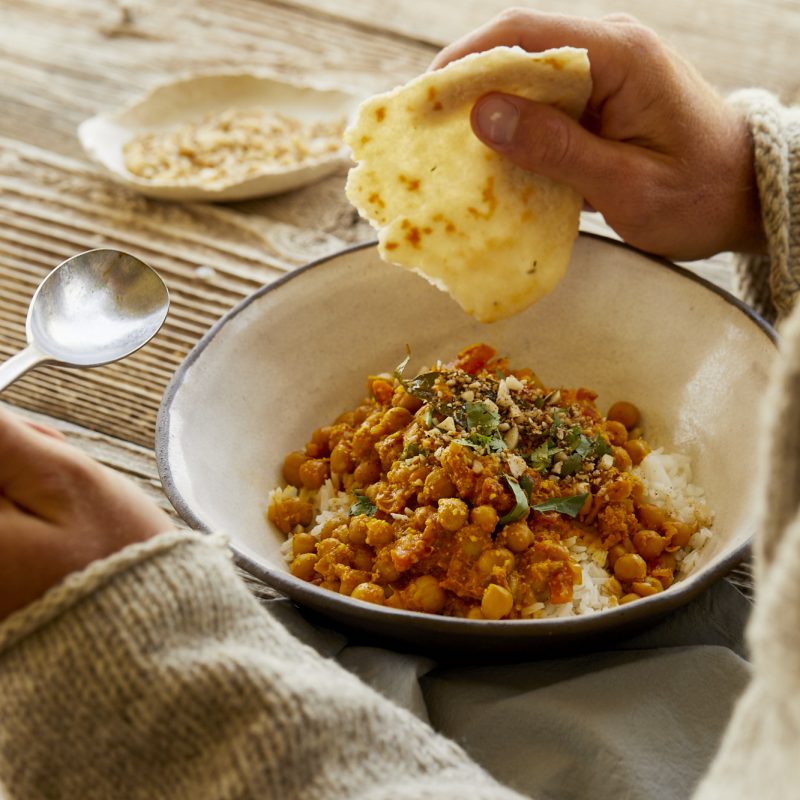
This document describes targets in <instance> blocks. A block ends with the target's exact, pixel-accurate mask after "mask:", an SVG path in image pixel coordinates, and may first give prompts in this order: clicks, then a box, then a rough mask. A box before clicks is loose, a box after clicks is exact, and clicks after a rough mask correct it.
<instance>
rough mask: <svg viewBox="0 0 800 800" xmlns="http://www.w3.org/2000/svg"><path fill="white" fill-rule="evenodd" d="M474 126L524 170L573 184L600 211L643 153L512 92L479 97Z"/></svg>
mask: <svg viewBox="0 0 800 800" xmlns="http://www.w3.org/2000/svg"><path fill="white" fill-rule="evenodd" d="M472 127H473V130H474V131H475V134H476V135H477V136H478V138H479V139H481V141H483V142H484V144H486V145H488V146H489V147H491V148H492V149H493V150H496V151H497V152H498V153H501V154H502V155H504V156H506V157H507V158H509V159H510V160H512V161H513V162H514V163H515V164H517V165H518V166H520V167H523V168H524V169H528V170H531V171H532V172H536V173H538V174H540V175H544V176H546V177H548V178H552V179H553V180H557V181H561V182H562V183H567V184H569V185H570V186H572V187H574V188H575V189H577V190H578V191H579V192H580V193H581V194H582V195H583V197H584V198H585V199H586V201H587V202H588V203H589V204H590V205H591V206H593V207H594V208H597V209H600V210H601V211H602V210H604V206H605V205H606V203H605V202H604V200H605V198H606V197H607V196H608V195H609V193H610V192H612V191H614V190H615V187H617V186H618V185H619V182H620V180H621V179H622V176H624V175H625V174H626V173H627V172H629V171H630V169H631V161H632V159H633V158H635V156H636V154H638V151H639V148H637V147H635V146H634V145H629V144H622V143H619V142H614V141H609V140H607V139H603V138H601V137H599V136H595V135H594V134H593V133H590V132H589V131H587V130H586V129H585V128H584V127H583V126H581V125H580V124H579V123H578V122H576V121H575V120H574V119H572V118H571V117H570V116H569V115H567V114H565V113H564V112H562V111H560V110H559V109H557V108H554V107H553V106H550V105H545V104H542V103H534V102H531V101H530V100H526V99H524V98H521V97H516V96H514V95H506V94H498V93H492V94H488V95H485V96H484V97H482V98H481V99H480V100H478V102H477V103H476V104H475V106H474V108H473V110H472Z"/></svg>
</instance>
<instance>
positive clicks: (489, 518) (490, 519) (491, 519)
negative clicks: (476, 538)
mask: <svg viewBox="0 0 800 800" xmlns="http://www.w3.org/2000/svg"><path fill="white" fill-rule="evenodd" d="M499 519H500V517H499V515H498V513H497V509H495V508H494V506H475V508H473V509H472V511H470V512H469V521H470V522H471V523H472V524H473V525H477V526H478V527H479V528H480V529H481V530H482V531H483V532H484V533H492V532H493V531H494V529H495V528H496V527H497V521H498V520H499Z"/></svg>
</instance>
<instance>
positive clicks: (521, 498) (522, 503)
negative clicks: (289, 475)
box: [500, 475, 530, 525]
mask: <svg viewBox="0 0 800 800" xmlns="http://www.w3.org/2000/svg"><path fill="white" fill-rule="evenodd" d="M503 478H505V481H506V483H507V484H508V488H509V489H511V491H512V492H513V493H514V500H515V501H516V502H515V503H514V508H512V509H511V511H509V512H508V514H506V515H505V516H503V517H500V524H501V525H507V524H508V523H509V522H516V521H517V520H520V519H522V518H523V517H524V516H525V515H526V514H527V513H528V509H529V508H530V506H529V505H528V498H527V497H526V496H525V492H524V491H523V490H522V487H521V486H520V485H519V483H517V481H516V479H515V478H512V477H511V476H510V475H503Z"/></svg>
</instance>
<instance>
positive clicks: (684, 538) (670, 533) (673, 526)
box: [664, 522, 692, 550]
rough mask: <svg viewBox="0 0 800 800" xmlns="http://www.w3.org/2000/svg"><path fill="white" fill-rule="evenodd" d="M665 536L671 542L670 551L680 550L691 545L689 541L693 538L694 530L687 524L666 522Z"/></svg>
mask: <svg viewBox="0 0 800 800" xmlns="http://www.w3.org/2000/svg"><path fill="white" fill-rule="evenodd" d="M664 536H666V537H667V540H668V541H669V548H670V549H673V548H677V549H678V550H680V549H681V548H682V547H686V545H687V544H689V539H691V538H692V528H691V526H690V525H687V524H686V523H685V522H665V523H664Z"/></svg>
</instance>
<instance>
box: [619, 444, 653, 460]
mask: <svg viewBox="0 0 800 800" xmlns="http://www.w3.org/2000/svg"><path fill="white" fill-rule="evenodd" d="M622 446H623V448H624V449H625V452H626V453H627V454H628V455H629V456H630V457H631V461H632V462H633V463H634V464H636V465H637V466H638V465H639V464H641V463H642V461H644V459H645V456H646V455H648V453H649V452H650V448H649V447H648V446H647V443H646V442H643V441H642V440H641V439H628V441H627V442H625V444H624V445H622Z"/></svg>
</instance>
